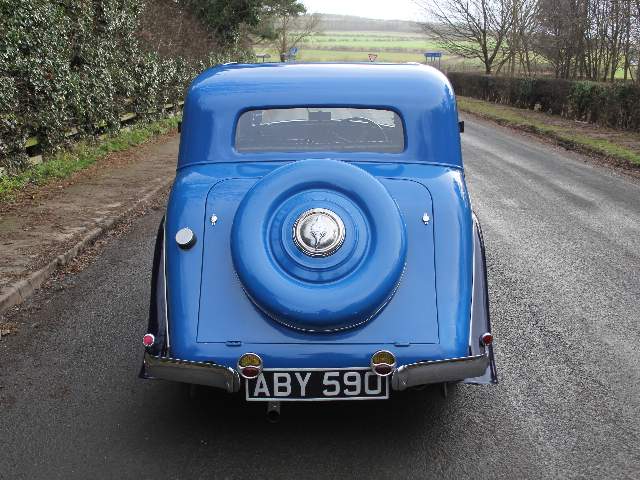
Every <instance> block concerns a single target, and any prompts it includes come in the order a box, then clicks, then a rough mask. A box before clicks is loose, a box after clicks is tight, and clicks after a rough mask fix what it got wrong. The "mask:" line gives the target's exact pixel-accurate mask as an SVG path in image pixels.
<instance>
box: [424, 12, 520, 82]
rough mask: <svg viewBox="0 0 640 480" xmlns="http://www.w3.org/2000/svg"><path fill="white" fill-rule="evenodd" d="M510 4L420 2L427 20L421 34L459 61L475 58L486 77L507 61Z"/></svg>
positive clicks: (511, 20) (511, 14)
mask: <svg viewBox="0 0 640 480" xmlns="http://www.w3.org/2000/svg"><path fill="white" fill-rule="evenodd" d="M511 2H512V0H424V1H421V2H418V3H419V5H421V6H422V7H423V8H424V10H425V11H426V13H427V15H428V16H429V18H430V21H429V22H428V23H424V24H422V28H423V30H424V31H425V32H426V33H427V34H429V35H431V36H433V37H435V38H436V39H437V40H438V41H439V42H440V43H441V44H442V48H444V49H446V50H447V51H448V52H450V53H452V54H454V55H458V56H460V57H463V58H469V59H472V58H475V59H478V60H480V61H481V62H482V64H483V65H484V69H485V73H487V74H490V73H492V72H493V70H494V65H495V64H497V66H498V68H500V67H501V66H502V64H504V63H505V62H506V61H507V60H508V54H507V53H506V50H507V44H506V43H507V36H508V34H509V31H510V29H511V26H512V24H513V9H512V3H511Z"/></svg>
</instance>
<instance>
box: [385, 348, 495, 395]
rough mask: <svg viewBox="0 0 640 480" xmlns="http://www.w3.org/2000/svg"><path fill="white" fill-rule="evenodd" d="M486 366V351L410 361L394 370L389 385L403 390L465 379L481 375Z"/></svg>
mask: <svg viewBox="0 0 640 480" xmlns="http://www.w3.org/2000/svg"><path fill="white" fill-rule="evenodd" d="M488 366H489V355H488V353H483V354H481V355H474V356H471V357H460V358H450V359H447V360H431V361H426V362H417V363H412V364H409V365H403V366H401V367H400V368H398V369H397V370H396V371H395V372H394V374H393V377H391V387H392V388H393V389H394V390H405V389H406V388H408V387H414V386H417V385H427V384H429V383H441V382H453V381H457V380H465V379H467V378H474V377H478V376H480V375H482V374H483V373H484V372H485V370H486V369H487V367H488Z"/></svg>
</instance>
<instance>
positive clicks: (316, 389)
mask: <svg viewBox="0 0 640 480" xmlns="http://www.w3.org/2000/svg"><path fill="white" fill-rule="evenodd" d="M245 391H246V395H247V400H248V401H252V402H260V401H279V402H282V401H328V400H378V399H386V398H389V377H380V376H378V375H376V374H375V373H373V372H372V371H371V369H370V368H343V369H341V368H336V369H333V370H323V369H280V370H278V369H265V370H263V371H262V373H261V374H260V376H258V378H256V379H253V380H246V383H245Z"/></svg>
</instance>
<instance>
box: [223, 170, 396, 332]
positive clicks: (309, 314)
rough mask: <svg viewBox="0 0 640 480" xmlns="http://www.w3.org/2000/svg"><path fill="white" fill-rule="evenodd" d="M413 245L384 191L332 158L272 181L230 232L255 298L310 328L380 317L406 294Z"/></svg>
mask: <svg viewBox="0 0 640 480" xmlns="http://www.w3.org/2000/svg"><path fill="white" fill-rule="evenodd" d="M406 249H407V247H406V233H405V228H404V223H403V221H402V217H401V215H400V212H399V210H398V207H397V205H396V203H395V201H394V200H393V198H391V196H390V195H389V193H388V192H387V190H386V188H385V187H384V186H383V185H382V184H381V183H380V182H379V181H378V180H377V179H376V178H375V177H373V176H372V175H370V174H369V173H367V172H365V171H364V170H363V169H361V168H358V167H356V166H353V165H350V164H347V163H344V162H339V161H334V160H304V161H298V162H295V163H291V164H288V165H285V166H283V167H280V168H278V169H276V170H274V171H273V172H271V173H270V174H269V175H267V176H265V177H264V178H263V179H262V180H260V181H258V182H257V183H256V184H255V185H254V186H253V187H252V188H251V189H250V190H249V191H248V192H247V194H246V196H245V197H244V199H243V200H242V202H241V203H240V205H239V207H238V210H237V212H236V215H235V218H234V223H233V227H232V231H231V254H232V257H233V263H234V266H235V269H236V272H237V274H238V277H239V279H240V281H241V282H242V284H243V288H244V290H245V292H246V293H247V295H248V296H249V297H250V298H251V300H252V301H253V302H254V303H255V304H256V305H257V306H258V307H259V308H260V309H261V310H263V311H264V312H265V313H266V314H267V315H269V316H270V317H271V318H273V319H274V320H276V321H277V322H280V323H282V324H284V325H286V326H289V327H292V328H296V329H300V330H306V331H324V332H328V331H335V330H341V329H346V328H351V327H354V326H356V325H359V324H361V323H364V322H366V321H368V320H370V319H371V318H373V317H374V316H375V315H376V313H378V312H379V311H380V310H381V309H382V308H383V307H384V306H385V305H386V303H387V302H388V301H389V300H390V299H391V297H392V296H393V294H394V292H395V290H396V289H397V288H398V284H399V282H400V278H401V276H402V272H403V270H404V266H405V261H406ZM238 321H242V319H238Z"/></svg>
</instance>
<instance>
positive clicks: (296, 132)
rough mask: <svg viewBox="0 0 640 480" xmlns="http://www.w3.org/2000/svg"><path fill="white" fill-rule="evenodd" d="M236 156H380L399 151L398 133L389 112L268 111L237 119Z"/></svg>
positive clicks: (395, 118)
mask: <svg viewBox="0 0 640 480" xmlns="http://www.w3.org/2000/svg"><path fill="white" fill-rule="evenodd" d="M236 150H238V151H239V152H244V153H246V152H302V151H306V152H314V151H315V152H319V151H327V152H384V153H398V152H402V151H403V150H404V128H403V125H402V120H401V119H400V116H399V115H398V114H397V113H396V112H394V111H392V110H382V109H369V108H329V107H326V108H325V107H313V108H273V109H268V110H250V111H248V112H245V113H243V114H242V115H241V116H240V118H239V119H238V125H237V128H236Z"/></svg>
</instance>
